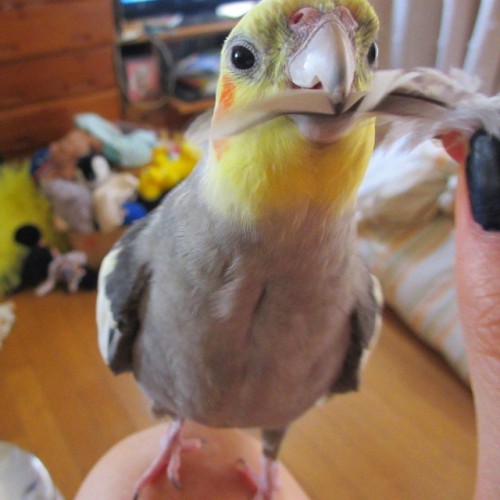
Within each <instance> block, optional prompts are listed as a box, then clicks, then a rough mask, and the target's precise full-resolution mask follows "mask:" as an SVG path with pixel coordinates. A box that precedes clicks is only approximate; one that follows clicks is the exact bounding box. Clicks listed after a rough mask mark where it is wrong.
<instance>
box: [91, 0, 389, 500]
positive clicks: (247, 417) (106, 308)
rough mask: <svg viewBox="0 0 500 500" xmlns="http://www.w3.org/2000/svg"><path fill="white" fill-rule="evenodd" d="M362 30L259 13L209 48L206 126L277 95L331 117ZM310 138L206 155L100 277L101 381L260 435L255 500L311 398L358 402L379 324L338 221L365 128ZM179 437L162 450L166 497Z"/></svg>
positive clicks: (358, 10) (266, 4)
mask: <svg viewBox="0 0 500 500" xmlns="http://www.w3.org/2000/svg"><path fill="white" fill-rule="evenodd" d="M377 27H378V22H377V18H376V16H375V14H374V12H373V10H372V8H371V7H370V6H369V4H368V3H367V2H366V1H364V0H355V1H354V0H350V1H349V0H341V1H332V0H329V1H326V0H309V1H304V0H300V1H298V0H286V1H280V0H264V1H263V2H261V3H260V4H259V5H257V6H256V7H255V8H254V9H253V10H252V11H251V12H250V13H249V14H248V15H247V16H246V17H245V18H244V19H243V20H242V21H241V22H240V23H239V25H238V26H237V27H236V28H235V29H234V30H233V32H232V33H231V35H230V36H229V38H228V40H227V42H226V44H225V47H224V50H223V54H222V67H221V76H220V84H219V88H218V94H217V104H216V111H215V117H217V116H221V115H223V114H224V112H225V111H227V110H229V109H234V108H235V107H237V106H242V105H245V104H249V103H251V102H252V101H253V100H257V99H260V98H263V97H265V96H270V95H273V94H274V93H276V92H279V91H281V90H284V89H288V88H292V87H293V88H297V89H299V90H300V88H303V87H307V86H311V87H316V88H323V89H325V90H327V91H328V92H329V94H330V95H331V96H332V101H333V102H337V103H341V102H343V101H344V100H345V99H346V98H347V96H348V95H349V94H350V92H351V91H352V90H354V89H356V90H357V91H361V90H364V89H366V88H368V86H369V83H370V79H371V73H372V67H373V64H374V63H375V58H376V47H375V45H374V38H375V35H376V32H377ZM318 54H320V56H321V57H320V59H319V60H318V61H316V62H314V64H312V66H311V67H310V63H311V60H310V56H311V55H312V56H313V57H317V56H318ZM321 58H327V60H328V59H332V58H333V59H334V60H335V61H336V64H334V65H333V66H330V65H325V64H324V63H323V62H322V60H321ZM323 125H328V122H327V121H325V120H323V119H322V118H317V117H315V116H309V115H304V114H302V115H300V116H299V115H297V116H294V117H292V118H291V119H290V118H288V117H278V118H276V119H275V120H272V121H269V122H268V123H266V124H264V125H262V126H260V127H255V128H253V129H251V130H249V131H246V132H245V133H243V134H241V135H238V136H237V137H233V138H230V139H222V140H214V141H211V143H210V145H209V148H208V151H207V154H206V155H205V158H204V159H203V160H202V161H201V162H200V164H199V165H198V166H197V168H196V169H195V171H194V172H193V174H192V175H191V176H190V177H189V178H188V179H187V180H186V181H185V182H183V183H182V184H180V185H179V186H178V187H177V188H176V189H174V190H173V191H172V192H171V193H169V194H168V195H167V197H166V199H165V200H164V202H163V203H162V205H161V206H160V207H159V208H158V209H157V210H156V211H155V212H154V213H152V214H151V215H150V216H149V217H148V218H147V219H146V220H144V221H143V222H140V223H138V224H136V225H134V226H133V227H132V229H131V230H130V231H129V232H128V233H127V234H126V235H125V236H124V237H123V238H122V239H121V240H120V241H119V242H118V243H117V245H116V246H115V247H114V249H113V250H112V251H111V252H110V254H109V255H108V256H107V257H106V259H105V261H104V263H103V266H102V269H101V273H100V284H99V297H98V325H99V345H100V349H101V352H102V354H103V356H104V358H105V360H106V362H107V363H108V364H109V366H110V367H111V369H112V370H113V371H114V372H116V373H119V372H122V371H127V370H130V371H133V373H134V375H135V377H136V379H137V380H138V382H139V384H140V385H141V387H142V388H143V390H144V391H145V393H146V394H147V395H148V396H149V397H150V398H151V400H152V401H153V408H154V411H155V413H156V414H158V415H171V416H173V418H174V419H176V420H177V422H182V421H183V420H184V419H193V420H195V421H197V422H200V423H203V424H206V425H208V426H216V427H224V426H231V427H260V428H262V429H263V431H264V433H263V439H264V453H265V455H266V457H267V458H268V460H267V462H266V466H265V471H264V477H265V480H264V481H263V482H262V484H261V485H260V489H261V491H260V494H261V495H262V496H263V497H265V498H270V497H271V495H272V493H273V491H275V489H276V478H275V472H274V465H273V462H274V460H275V459H276V456H277V453H278V449H279V446H280V443H281V440H282V437H283V435H284V434H285V431H286V429H287V427H288V426H289V425H290V424H291V423H292V422H293V420H294V419H296V418H297V417H299V416H300V415H301V414H303V413H304V412H305V411H306V410H307V409H308V408H310V407H311V406H312V405H313V404H314V403H315V402H316V401H317V400H318V399H320V398H321V397H323V396H325V395H328V394H332V393H335V392H344V391H348V390H353V389H356V388H357V386H358V372H359V365H360V361H361V357H362V354H363V352H364V351H365V350H367V348H368V346H369V344H370V340H371V338H372V334H373V332H374V325H375V323H376V319H377V316H378V314H379V310H380V303H379V302H378V300H377V298H376V293H375V291H374V280H373V279H372V277H371V276H370V274H369V272H368V271H367V269H366V268H365V266H364V265H363V263H362V262H361V260H360V259H359V257H358V255H357V253H356V232H355V225H354V220H353V214H354V204H355V194H356V189H357V187H358V185H359V183H360V181H361V179H362V176H363V173H364V170H365V168H366V165H367V163H368V160H369V158H370V155H371V152H372V149H373V142H374V124H373V121H371V120H370V121H367V123H366V126H364V127H360V128H357V129H355V130H354V131H353V132H352V133H349V134H347V135H345V136H343V137H342V138H339V136H338V134H337V131H336V130H335V127H333V128H332V129H331V130H327V132H325V131H324V130H322V128H323V127H322V126H323ZM179 428H180V425H178V424H174V425H173V429H174V430H173V431H171V433H170V440H169V444H168V445H167V446H166V448H165V450H164V451H165V453H164V456H166V457H167V458H166V462H167V463H168V462H170V467H169V476H170V477H171V479H172V480H174V481H177V479H178V477H177V475H178V471H177V466H176V465H173V463H174V462H175V463H176V464H177V457H178V451H179V449H180V447H181V443H180V440H179V437H178V430H179ZM174 455H175V456H176V459H175V460H174V459H172V457H173V456H174ZM156 472H157V471H155V472H154V473H152V474H148V477H147V478H145V481H148V480H150V479H151V477H152V476H153V475H154V474H155V473H156ZM142 484H143V483H141V486H139V490H140V489H141V487H142Z"/></svg>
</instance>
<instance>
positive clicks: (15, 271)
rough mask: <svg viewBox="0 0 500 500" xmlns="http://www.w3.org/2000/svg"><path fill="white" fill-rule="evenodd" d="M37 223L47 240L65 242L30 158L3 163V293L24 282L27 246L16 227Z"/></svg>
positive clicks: (0, 263)
mask: <svg viewBox="0 0 500 500" xmlns="http://www.w3.org/2000/svg"><path fill="white" fill-rule="evenodd" d="M25 224H33V225H36V226H37V227H38V228H39V229H40V231H41V232H42V234H43V237H44V240H45V242H46V244H48V245H51V246H58V247H60V248H61V247H62V246H64V242H63V241H62V238H61V237H60V236H59V235H58V234H57V233H56V231H55V230H54V227H53V225H52V215H51V210H50V206H49V202H48V201H47V200H46V198H45V197H44V196H43V195H42V194H41V193H40V192H39V191H38V189H37V188H36V186H35V184H34V182H33V180H32V178H31V175H30V173H29V162H28V160H23V161H18V162H12V163H9V164H4V165H2V166H0V296H1V295H2V294H5V293H8V292H10V291H12V290H14V289H15V288H16V287H17V286H18V285H19V282H20V271H21V266H22V262H23V257H24V255H25V249H24V248H23V247H22V246H21V245H18V244H17V243H16V242H15V241H14V233H15V232H16V229H17V228H19V227H20V226H23V225H25Z"/></svg>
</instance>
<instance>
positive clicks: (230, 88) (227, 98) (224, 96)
mask: <svg viewBox="0 0 500 500" xmlns="http://www.w3.org/2000/svg"><path fill="white" fill-rule="evenodd" d="M235 91H236V85H235V84H234V83H233V82H232V81H231V79H230V78H229V77H227V76H225V77H224V79H223V80H222V90H221V93H220V98H219V106H220V107H221V109H224V110H227V109H229V108H230V107H231V106H232V105H233V102H234V94H235Z"/></svg>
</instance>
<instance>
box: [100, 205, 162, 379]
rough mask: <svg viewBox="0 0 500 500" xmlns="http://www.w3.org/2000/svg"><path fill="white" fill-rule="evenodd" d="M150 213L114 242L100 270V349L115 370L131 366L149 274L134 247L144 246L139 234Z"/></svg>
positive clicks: (127, 368)
mask: <svg viewBox="0 0 500 500" xmlns="http://www.w3.org/2000/svg"><path fill="white" fill-rule="evenodd" d="M152 215H153V214H152ZM152 215H150V216H149V217H146V218H145V219H143V220H141V221H139V222H137V223H135V224H134V225H133V226H132V227H131V228H130V229H129V231H128V232H127V233H126V234H125V235H124V236H123V237H122V238H121V239H120V240H119V241H118V242H117V243H116V244H115V246H114V247H113V248H112V249H111V251H110V252H109V253H108V255H107V256H106V257H105V259H104V260H103V263H102V265H101V269H100V272H99V286H98V295H97V327H98V335H99V349H100V351H101V355H102V356H103V358H104V360H105V361H106V363H107V364H108V366H109V367H110V368H111V370H112V371H113V372H114V373H121V372H124V371H130V370H131V369H132V346H133V344H134V341H135V338H136V336H137V334H138V332H139V328H140V305H141V300H142V299H143V298H144V297H145V296H146V295H147V289H148V286H149V279H150V274H151V273H150V270H149V267H148V261H147V259H146V258H144V257H143V258H141V255H140V252H138V251H137V249H138V248H139V246H140V247H142V248H144V247H146V248H147V245H145V244H144V242H141V239H142V238H141V237H143V236H144V234H145V232H146V230H147V228H148V225H149V224H151V223H152V221H153V220H154V218H153V217H152ZM141 243H142V244H141Z"/></svg>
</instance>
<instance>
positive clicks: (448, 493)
mask: <svg viewBox="0 0 500 500" xmlns="http://www.w3.org/2000/svg"><path fill="white" fill-rule="evenodd" d="M94 301H95V295H94V294H92V293H79V294H77V295H75V296H69V295H66V294H64V293H59V292H57V293H53V294H51V295H50V296H48V297H45V298H35V297H33V296H32V295H30V294H22V295H19V296H16V297H14V302H15V303H16V306H17V309H16V313H17V323H16V325H15V327H14V329H13V331H12V333H11V335H10V336H9V337H8V338H7V340H6V341H5V343H4V346H3V348H2V350H1V351H0V440H5V441H9V442H13V443H16V444H18V445H20V446H21V447H23V448H25V449H28V450H30V451H32V452H34V453H35V454H36V455H38V456H39V457H40V458H41V459H42V461H43V462H44V463H45V464H46V465H47V467H48V469H49V471H50V472H51V474H52V476H53V478H54V480H55V482H56V484H57V485H58V487H59V489H60V490H61V491H62V493H63V495H64V496H65V497H66V498H67V499H69V498H72V497H73V495H74V494H75V492H76V490H77V488H78V486H79V484H80V483H81V481H82V479H83V477H84V476H85V474H86V473H87V472H88V471H89V469H90V468H91V467H92V465H93V464H94V462H95V461H96V460H97V459H98V458H99V457H100V456H101V455H102V454H103V453H104V452H105V451H106V450H107V449H108V448H109V447H110V446H111V445H113V444H114V443H115V442H117V441H118V440H120V439H121V438H123V437H124V436H126V435H128V434H130V433H133V432H134V431H136V430H139V429H143V428H145V427H148V426H151V425H153V424H154V421H153V420H152V419H151V418H150V416H149V413H148V404H147V402H146V401H145V399H144V398H143V396H142V394H141V393H140V392H139V390H138V388H137V387H136V385H135V383H134V382H133V380H132V379H131V377H129V376H120V377H114V376H112V375H111V374H110V372H109V371H108V369H107V368H106V367H105V365H104V363H103V362H102V360H101V358H100V356H99V354H98V350H97V345H96V332H95V326H94ZM282 460H283V462H284V463H285V464H286V465H287V466H288V468H289V469H290V471H291V472H292V473H293V475H294V476H295V477H296V478H297V480H298V481H299V482H300V483H301V484H302V486H303V487H304V489H305V490H306V492H307V493H308V494H309V495H310V497H311V498H312V499H318V500H330V499H349V500H352V499H398V500H399V499H419V500H421V499H425V500H428V499H450V500H451V499H453V500H457V499H470V498H471V496H472V492H473V481H474V460H475V434H474V416H473V406H472V398H471V395H470V393H469V391H468V389H466V388H465V387H464V386H463V385H462V384H461V383H460V382H459V381H458V380H457V379H456V378H455V377H454V375H453V374H452V373H451V372H450V371H449V370H448V368H447V367H446V366H445V365H444V364H443V363H442V362H441V361H440V360H439V359H438V358H437V357H436V356H434V355H433V354H432V353H430V352H429V351H428V350H427V349H426V348H425V347H423V346H422V345H421V344H420V343H419V342H418V341H416V340H414V339H413V337H412V336H410V335H408V333H407V332H406V331H405V329H404V328H403V327H402V325H401V324H400V323H399V322H398V321H397V320H396V319H395V318H394V316H392V315H391V314H386V321H385V327H384V331H383V334H382V338H381V341H380V343H379V346H378V347H377V349H376V351H375V354H374V355H373V357H372V359H371V361H370V363H369V365H368V367H367V369H366V372H365V379H364V384H363V387H362V390H361V392H360V393H358V394H351V395H347V396H341V397H338V398H335V399H334V400H331V401H330V402H329V403H327V404H326V405H325V406H323V407H317V408H314V409H313V410H311V411H310V412H309V413H308V414H307V415H305V416H304V417H303V418H302V419H300V420H299V421H297V422H296V424H295V425H294V426H293V427H292V429H291V430H290V432H289V435H288V437H287V439H286V441H285V445H284V449H283V453H282Z"/></svg>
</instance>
